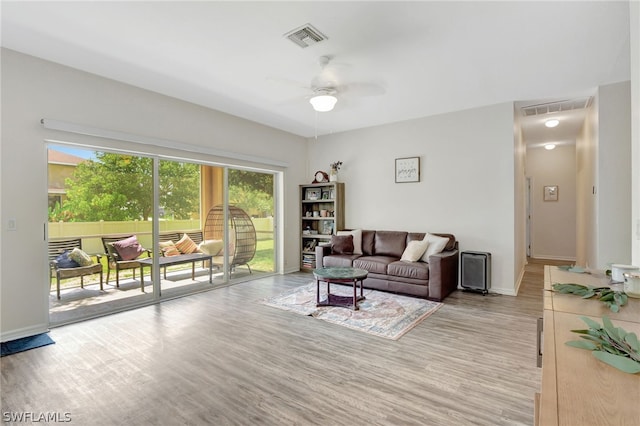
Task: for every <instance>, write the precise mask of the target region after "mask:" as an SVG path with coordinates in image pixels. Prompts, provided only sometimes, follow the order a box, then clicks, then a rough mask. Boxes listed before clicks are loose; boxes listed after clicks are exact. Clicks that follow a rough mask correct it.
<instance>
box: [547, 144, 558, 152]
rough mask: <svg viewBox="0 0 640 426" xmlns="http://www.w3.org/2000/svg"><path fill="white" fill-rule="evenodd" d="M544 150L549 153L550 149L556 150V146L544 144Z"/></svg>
mask: <svg viewBox="0 0 640 426" xmlns="http://www.w3.org/2000/svg"><path fill="white" fill-rule="evenodd" d="M544 149H546V150H549V151H551V150H552V149H556V144H554V143H548V144H545V146H544Z"/></svg>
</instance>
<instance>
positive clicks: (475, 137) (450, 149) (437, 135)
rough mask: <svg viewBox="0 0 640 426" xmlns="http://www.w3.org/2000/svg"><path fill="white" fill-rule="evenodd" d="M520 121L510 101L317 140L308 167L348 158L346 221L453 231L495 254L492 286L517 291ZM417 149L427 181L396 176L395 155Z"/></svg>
mask: <svg viewBox="0 0 640 426" xmlns="http://www.w3.org/2000/svg"><path fill="white" fill-rule="evenodd" d="M513 120H514V113H513V104H512V103H504V104H498V105H492V106H487V107H483V108H476V109H472V110H466V111H458V112H453V113H450V114H442V115H437V116H432V117H425V118H420V119H415V120H410V121H404V122H400V123H395V124H389V125H384V126H378V127H373V128H366V129H361V130H355V131H350V132H344V133H340V134H335V135H331V136H325V137H320V138H318V139H317V140H315V139H310V140H309V160H308V161H309V167H310V170H311V171H315V170H325V171H326V170H327V169H328V168H329V164H330V163H332V162H335V161H338V160H340V161H343V162H344V166H343V168H342V170H341V171H340V180H341V181H344V182H345V192H346V202H345V207H346V213H345V214H346V217H345V222H346V223H345V225H346V227H347V228H363V229H380V230H384V229H386V230H404V231H416V232H424V231H429V232H450V233H453V234H455V235H456V237H457V239H458V240H459V242H460V249H461V250H462V251H464V250H477V251H488V252H491V253H492V262H493V263H492V268H493V276H492V290H493V291H496V292H500V293H504V294H515V282H516V279H517V277H516V275H517V273H516V272H515V271H514V263H515V262H514V228H515V224H514V133H513V132H514V130H513V125H514V124H513V123H514V121H513ZM412 156H419V157H420V161H421V169H422V170H421V181H420V182H419V183H395V179H394V167H395V161H394V160H395V158H400V157H412ZM518 273H519V271H518Z"/></svg>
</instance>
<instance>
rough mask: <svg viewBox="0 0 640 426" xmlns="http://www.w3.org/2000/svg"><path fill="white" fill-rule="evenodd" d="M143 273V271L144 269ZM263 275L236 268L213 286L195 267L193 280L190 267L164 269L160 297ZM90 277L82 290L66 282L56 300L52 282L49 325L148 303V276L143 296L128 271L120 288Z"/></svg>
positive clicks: (218, 276) (217, 277) (206, 274)
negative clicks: (165, 275)
mask: <svg viewBox="0 0 640 426" xmlns="http://www.w3.org/2000/svg"><path fill="white" fill-rule="evenodd" d="M145 272H146V269H145ZM268 274H270V272H269V273H267V272H260V271H255V270H254V271H252V273H250V272H249V269H248V268H246V267H237V268H236V269H235V270H234V271H233V272H232V274H231V277H230V281H229V282H225V281H224V276H223V273H222V271H221V270H217V271H216V270H215V269H214V273H213V284H211V283H209V269H208V267H206V268H203V267H202V265H201V264H200V265H198V266H197V267H196V269H195V279H192V278H191V266H190V265H189V266H187V267H186V268H185V267H184V266H181V265H179V266H175V267H170V268H169V269H168V270H167V278H166V279H164V274H162V273H161V274H160V276H161V280H160V289H161V294H162V297H163V298H172V297H178V296H182V295H185V294H189V293H194V292H198V291H204V290H210V289H212V288H214V287H217V286H223V285H228V284H229V283H237V282H241V281H244V280H247V279H249V278H251V279H253V278H256V277H258V276H262V275H268ZM103 287H104V290H102V291H101V290H100V283H99V282H98V280H97V279H94V278H93V277H85V284H84V288H81V287H80V279H79V278H74V279H67V280H64V281H63V282H62V284H61V290H60V299H57V297H56V286H55V279H54V280H52V285H51V287H50V291H49V320H50V323H51V324H53V325H59V324H64V323H68V322H72V321H76V320H78V319H81V318H82V319H84V318H90V317H96V316H101V315H106V314H109V313H114V312H119V311H122V310H125V309H130V308H131V307H133V306H136V305H140V304H145V303H148V302H149V301H150V300H152V298H153V287H152V281H151V276H150V275H149V274H147V273H145V275H144V289H145V291H144V293H143V292H142V291H140V274H139V273H137V274H136V278H135V279H134V278H133V274H132V273H131V271H123V272H121V279H120V287H119V288H118V287H116V285H115V280H113V279H112V280H111V281H110V282H109V284H107V283H106V282H105V283H104V285H103Z"/></svg>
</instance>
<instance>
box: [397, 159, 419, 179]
mask: <svg viewBox="0 0 640 426" xmlns="http://www.w3.org/2000/svg"><path fill="white" fill-rule="evenodd" d="M405 182H420V157H408V158H396V183H405Z"/></svg>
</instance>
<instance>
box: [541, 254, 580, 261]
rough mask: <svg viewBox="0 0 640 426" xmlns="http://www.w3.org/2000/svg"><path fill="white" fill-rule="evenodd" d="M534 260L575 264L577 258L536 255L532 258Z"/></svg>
mask: <svg viewBox="0 0 640 426" xmlns="http://www.w3.org/2000/svg"><path fill="white" fill-rule="evenodd" d="M531 258H532V259H537V260H545V259H547V260H566V261H567V262H575V261H576V258H575V257H566V256H552V255H550V254H549V255H547V254H536V255H534V256H531Z"/></svg>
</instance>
